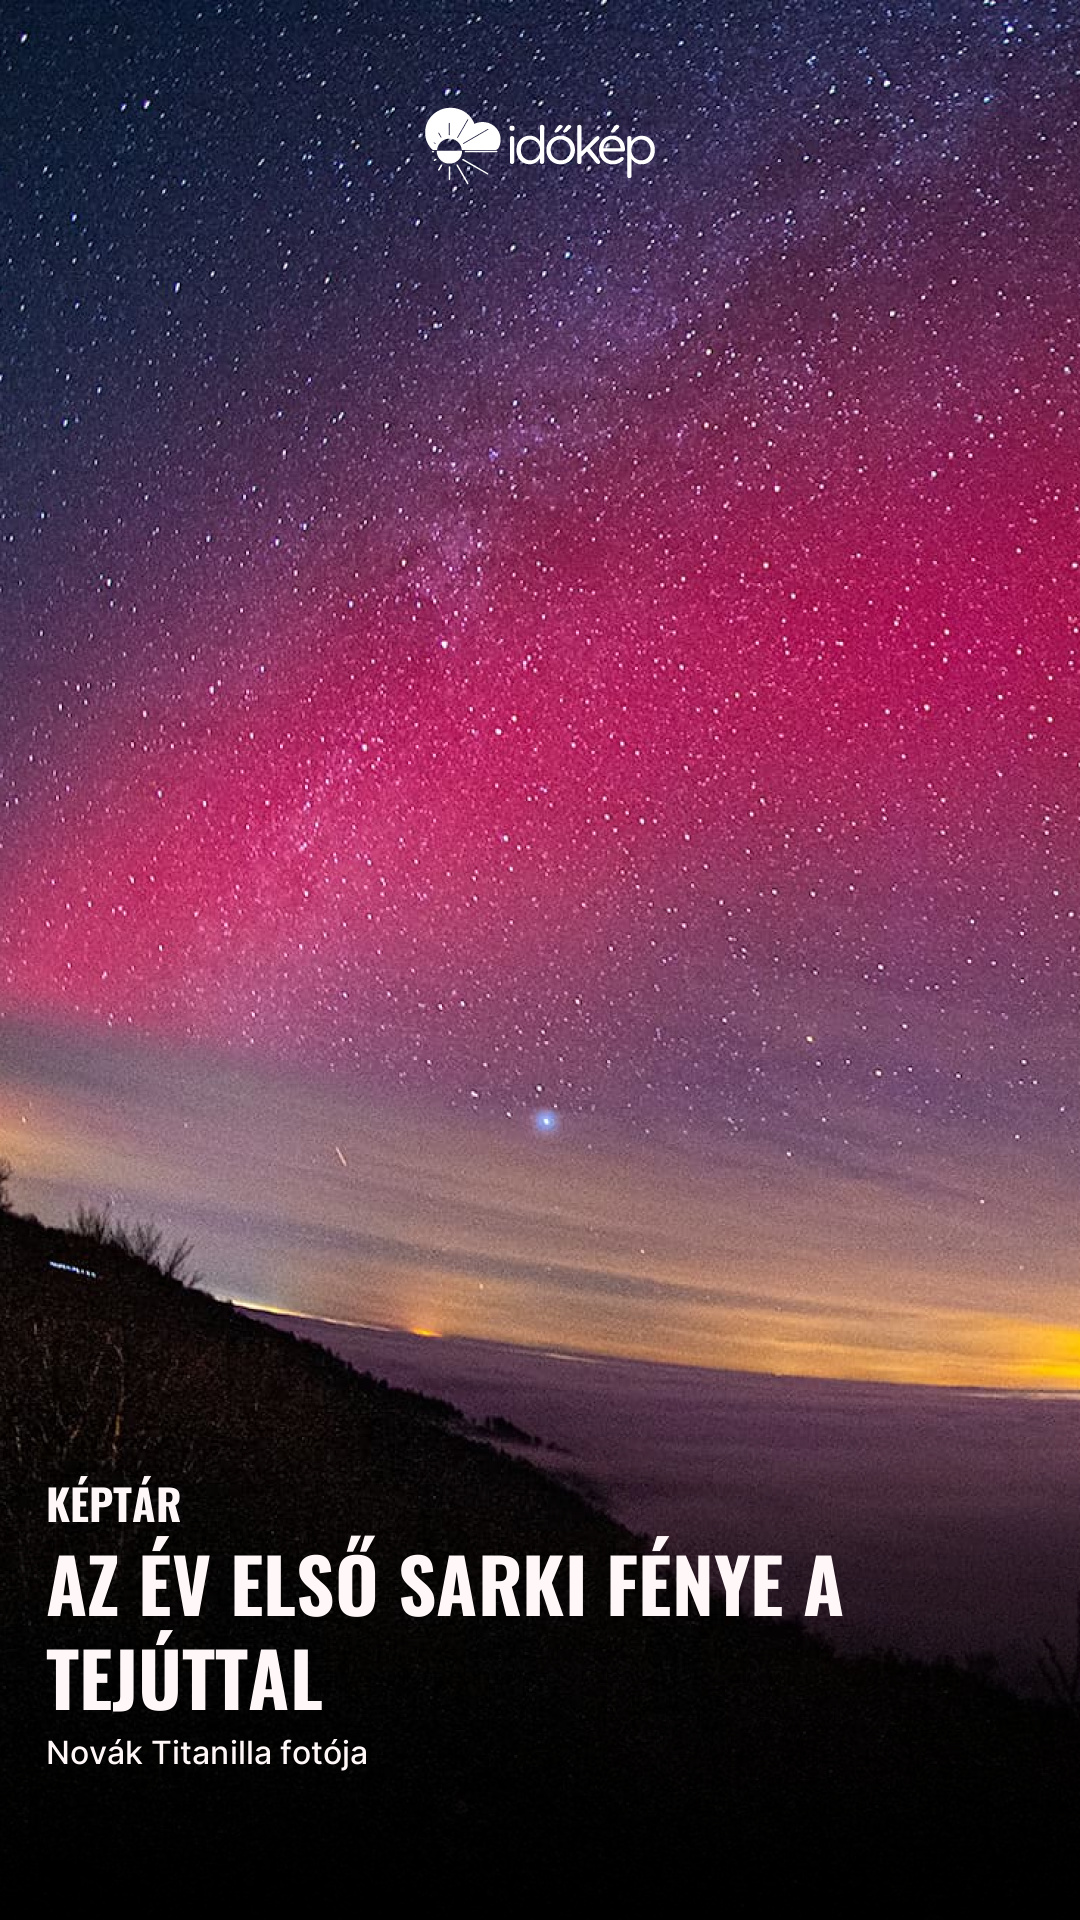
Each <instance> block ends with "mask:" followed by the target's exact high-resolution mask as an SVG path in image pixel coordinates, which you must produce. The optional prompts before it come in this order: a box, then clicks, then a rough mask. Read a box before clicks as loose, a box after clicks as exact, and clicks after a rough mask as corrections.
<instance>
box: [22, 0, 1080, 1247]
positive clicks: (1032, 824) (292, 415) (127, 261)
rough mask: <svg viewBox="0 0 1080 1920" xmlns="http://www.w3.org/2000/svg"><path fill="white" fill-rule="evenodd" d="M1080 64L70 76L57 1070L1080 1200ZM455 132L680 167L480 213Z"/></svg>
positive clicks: (637, 12) (53, 301)
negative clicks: (1079, 1065)
mask: <svg viewBox="0 0 1080 1920" xmlns="http://www.w3.org/2000/svg"><path fill="white" fill-rule="evenodd" d="M1077 37H1078V36H1077V31H1076V14H1075V9H1074V8H1073V7H1071V6H1068V5H1064V4H1063V5H1055V4H1052V3H1050V0H1042V3H1041V4H1030V5H1015V6H1011V7H1010V6H1006V5H997V4H981V5H958V6H944V5H926V4H919V5H898V6H894V7H882V6H878V5H874V6H867V5H854V6H852V7H847V8H843V9H840V8H837V7H835V6H829V5H825V4H823V3H822V0H819V4H815V5H811V4H798V3H796V4H789V5H779V4H778V5H776V6H773V7H750V8H746V7H742V8H739V9H738V10H737V11H736V10H732V12H731V14H730V15H725V14H724V13H722V12H719V11H717V10H716V9H715V8H713V7H711V6H708V5H705V4H699V3H697V0H695V3H694V4H688V5H684V6H669V5H663V4H656V5H646V6H643V7H642V6H630V5H625V4H619V3H618V0H610V4H604V3H603V0H600V4H585V5H581V6H573V7H569V6H562V5H544V4H531V5H529V6H528V7H526V6H523V5H517V4H502V5H498V6H475V7H470V6H467V5H464V4H459V3H458V0H450V3H449V4H447V5H443V6H440V7H438V8H437V9H427V8H423V7H409V6H407V7H404V8H402V7H400V6H398V7H389V6H386V7H378V6H364V7H353V6H345V5H342V6H331V7H328V8H320V9H318V11H317V13H316V10H315V9H314V8H306V7H301V6H292V5H287V4H267V5H261V6H259V5H250V6H249V5H243V6H241V5H239V4H221V5H215V6H212V7H198V6H190V5H179V6H177V7H174V8H171V9H169V17H168V18H167V19H165V18H162V17H152V12H151V10H146V9H129V8H126V7H118V6H115V5H104V6H93V7H79V6H73V7H71V8H67V9H64V10H56V12H55V13H52V14H50V15H49V16H47V17H45V18H41V17H39V12H38V10H27V12H26V14H25V17H24V18H23V19H22V20H21V21H20V19H19V18H14V20H13V22H9V24H8V25H7V27H6V28H5V29H4V41H3V60H4V71H5V94H6V101H7V107H6V112H5V116H4V128H3V136H2V137H3V151H2V166H3V194H4V199H5V202H6V204H7V215H6V245H5V263H6V273H5V278H6V281H7V287H8V292H7V295H6V298H5V303H4V315H3V320H2V333H0V351H2V363H3V373H4V379H3V394H4V395H5V396H6V401H5V415H6V423H5V430H4V436H3V446H2V450H0V475H2V481H3V524H2V534H3V547H2V552H3V555H4V580H5V587H4V601H5V606H6V612H5V617H4V630H3V645H4V650H5V668H4V682H3V688H2V691H0V755H2V769H3V770H2V775H0V833H2V858H3V872H4V912H3V921H2V931H0V991H2V995H3V1001H2V1004H3V1008H4V1009H5V1010H6V1012H7V1014H8V1016H9V1017H11V1018H16V1019H18V1020H20V1021H26V1020H30V1021H36V1022H39V1023H45V1024H46V1025H49V1024H51V1023H55V1022H57V1021H61V1022H63V1023H65V1026H66V1027H71V1026H74V1027H77V1028H79V1029H81V1030H87V1031H91V1032H94V1033H102V1032H106V1031H110V1030H111V1031H114V1032H115V1031H117V1030H130V1031H132V1032H133V1033H135V1034H139V1033H149V1034H152V1035H156V1036H158V1037H159V1038H160V1039H161V1041H162V1042H163V1043H165V1044H167V1045H169V1046H171V1047H175V1046H177V1045H185V1044H198V1045H202V1046H207V1047H209V1048H211V1049H216V1050H217V1051H218V1053H219V1054H227V1053H229V1052H233V1051H235V1050H238V1049H239V1050H242V1051H243V1053H244V1054H245V1056H247V1057H250V1058H253V1059H255V1060H259V1059H265V1060H275V1061H278V1062H282V1063H285V1064H288V1063H294V1064H296V1065H298V1066H299V1065H302V1066H303V1067H304V1069H305V1070H308V1069H311V1070H313V1071H316V1072H318V1071H322V1072H325V1073H327V1074H328V1075H329V1076H331V1077H332V1078H333V1079H334V1081H335V1084H336V1085H346V1086H347V1085H351V1084H357V1085H359V1084H360V1083H361V1082H362V1083H363V1084H364V1085H365V1086H369V1087H370V1086H374V1085H378V1086H379V1087H382V1088H384V1089H386V1090H387V1091H388V1093H389V1094H391V1095H392V1096H393V1097H394V1098H398V1097H404V1098H406V1099H408V1100H410V1101H412V1102H413V1103H414V1110H415V1111H418V1112H420V1111H423V1110H424V1103H425V1102H430V1103H432V1104H431V1110H432V1111H433V1112H434V1111H435V1110H436V1109H437V1110H438V1111H439V1112H440V1113H445V1112H447V1111H449V1112H451V1113H453V1112H462V1111H465V1112H469V1111H471V1112H472V1113H473V1115H474V1116H479V1117H484V1116H489V1115H490V1116H495V1117H498V1116H505V1115H508V1114H522V1115H524V1116H525V1117H526V1121H527V1120H528V1117H529V1116H531V1115H532V1114H534V1113H535V1112H536V1111H537V1110H539V1109H542V1108H547V1107H549V1108H551V1109H552V1110H553V1111H554V1112H555V1113H556V1114H557V1116H558V1119H559V1126H558V1133H559V1139H558V1141H555V1140H551V1141H549V1142H547V1143H545V1142H544V1141H542V1140H539V1141H535V1142H534V1147H535V1152H536V1153H537V1154H543V1153H545V1152H547V1151H548V1149H549V1148H550V1149H551V1150H552V1152H555V1153H560V1154H564V1155H565V1154H567V1153H569V1152H572V1151H573V1144H574V1139H575V1129H577V1137H578V1138H579V1139H580V1138H583V1137H584V1133H585V1132H586V1131H587V1130H588V1128H590V1127H593V1126H595V1125H601V1126H604V1127H607V1128H609V1129H612V1130H614V1132H615V1134H617V1135H619V1136H620V1137H622V1138H623V1139H625V1140H626V1141H627V1142H632V1141H639V1140H641V1139H652V1138H663V1139H675V1140H681V1141H683V1142H685V1143H686V1144H687V1148H688V1150H690V1151H698V1150H700V1151H701V1152H703V1153H707V1151H708V1150H709V1143H711V1142H715V1141H717V1140H725V1141H728V1142H732V1143H745V1142H748V1141H749V1142H754V1143H757V1144H758V1146H759V1147H760V1148H761V1149H762V1150H763V1151H764V1150H767V1151H768V1152H769V1153H770V1154H773V1153H774V1154H775V1155H776V1156H777V1158H778V1160H782V1159H783V1157H784V1156H785V1155H786V1156H788V1157H789V1158H793V1159H794V1160H795V1161H796V1162H797V1163H798V1164H799V1165H800V1166H804V1167H805V1166H811V1167H819V1168H825V1169H826V1170H831V1171H832V1172H833V1173H835V1172H836V1170H839V1172H840V1174H841V1175H842V1176H843V1177H844V1178H847V1177H852V1178H858V1177H860V1173H861V1170H864V1169H865V1164H866V1156H867V1152H868V1146H867V1142H868V1141H872V1142H873V1152H874V1156H875V1164H877V1165H879V1164H880V1161H881V1159H882V1158H888V1156H889V1155H892V1157H893V1159H894V1161H895V1164H896V1165H897V1166H900V1167H904V1166H907V1165H908V1164H909V1163H910V1161H911V1157H912V1156H913V1155H919V1154H923V1155H927V1154H929V1155H932V1156H934V1157H936V1158H940V1159H941V1161H942V1163H943V1164H944V1163H947V1162H948V1159H949V1156H950V1153H952V1152H954V1151H955V1152H956V1153H957V1154H959V1155H961V1156H963V1155H964V1154H968V1153H969V1152H970V1151H971V1150H972V1144H973V1143H976V1144H978V1143H985V1145H986V1149H987V1151H990V1152H992V1153H993V1154H994V1155H997V1156H1002V1157H1000V1158H999V1159H998V1160H997V1161H996V1162H995V1164H996V1165H998V1166H999V1167H1002V1168H1004V1169H1005V1170H1006V1171H1005V1174H1004V1176H1003V1177H1004V1178H1005V1179H1006V1180H1007V1181H1010V1182H1012V1183H1013V1193H1014V1195H1016V1194H1020V1193H1022V1192H1023V1191H1025V1183H1028V1182H1031V1181H1033V1180H1034V1181H1038V1180H1040V1179H1044V1178H1051V1177H1052V1178H1053V1179H1055V1180H1056V1179H1058V1178H1059V1177H1061V1176H1062V1174H1063V1171H1064V1170H1065V1169H1071V1166H1072V1155H1073V1152H1074V1137H1075V1125H1076V1111H1077V1096H1076V1084H1075V1082H1076V1075H1075V1058H1076V1038H1077V1029H1076V980H1077V971H1076V960H1077V928H1078V922H1077V917H1076V916H1077V911H1078V906H1080V827H1078V812H1077V794H1078V756H1080V707H1078V702H1077V682H1076V624H1077V613H1078V593H1077V583H1078V580H1080V573H1078V564H1080V545H1078V540H1077V518H1076V514H1077V456H1076V447H1077V418H1076V404H1075V398H1074V394H1075V389H1076V386H1077V382H1078V379H1080V359H1078V355H1080V341H1078V339H1077V333H1078V321H1077V310H1078V301H1077V295H1078V289H1077V284H1076V283H1077V277H1078V276H1077V265H1076V263H1077V258H1078V253H1077V246H1076V235H1077V213H1078V192H1077V189H1078V184H1080V182H1078V175H1080V159H1078V152H1080V149H1078V144H1077V135H1078V125H1077V118H1078V115H1077V99H1078V92H1077V83H1078V78H1080V55H1078V48H1077ZM444 102H448V103H450V104H453V105H455V106H459V107H461V108H462V109H464V110H465V111H467V112H469V113H471V114H473V115H475V116H477V117H480V118H483V119H485V120H490V121H491V122H493V123H494V124H495V125H496V126H498V127H500V128H504V129H505V128H507V127H509V126H512V125H513V126H516V127H517V128H518V130H519V132H520V131H524V130H526V129H530V130H531V129H534V128H535V127H537V126H538V125H539V124H540V123H541V122H545V123H546V124H547V126H548V127H549V128H551V127H554V126H555V125H556V124H559V125H561V124H565V123H569V124H572V125H574V126H576V125H577V124H578V123H581V124H582V125H583V126H584V127H585V130H586V133H587V134H588V133H589V132H597V131H605V130H607V129H609V128H611V127H613V126H616V125H617V126H618V127H619V128H620V129H621V131H622V132H623V133H624V134H625V133H627V132H629V131H639V132H641V133H643V134H646V135H648V136H649V137H650V138H651V140H652V141H653V142H654V143H655V147H656V158H655V161H654V162H653V163H652V164H651V165H650V166H648V167H646V168H642V169H639V170H638V171H637V172H636V173H635V174H634V176H633V178H631V179H628V178H627V177H626V175H625V172H624V171H622V170H620V169H616V168H612V169H610V170H608V169H604V168H598V167H596V166H590V165H582V166H576V165H575V166H567V167H565V168H556V167H554V166H547V165H545V166H542V167H541V166H537V167H534V168H531V169H525V168H524V167H521V166H515V167H511V166H509V165H508V164H507V154H506V150H505V146H504V148H503V150H502V152H500V153H494V154H488V155H486V156H485V158H484V160H483V164H484V167H485V173H484V175H483V177H480V176H479V175H471V176H470V179H469V182H468V183H467V184H463V183H460V182H458V181H456V180H455V179H454V178H453V177H450V176H449V175H448V171H447V170H446V169H445V168H443V167H441V166H440V164H439V162H438V160H437V158H436V156H435V155H434V154H433V153H432V152H431V151H429V149H428V147H427V146H426V145H425V141H424V127H425V124H426V122H427V119H428V117H429V115H430V114H431V113H432V112H433V111H434V110H435V109H436V108H437V107H439V106H440V105H442V104H443V103H444ZM541 1131H542V1129H541ZM979 1150H981V1147H980V1149H979ZM823 1177H825V1176H823ZM830 1177H831V1176H830ZM984 1198H985V1196H984ZM1058 1237H1059V1236H1058V1229H1056V1228H1055V1229H1054V1232H1053V1233H1052V1234H1051V1238H1053V1239H1055V1241H1056V1240H1057V1239H1058ZM856 1251H857V1250H856ZM853 1257H854V1255H853V1250H852V1248H851V1247H848V1248H846V1249H844V1250H843V1258H842V1261H841V1264H842V1265H844V1266H846V1267H848V1268H850V1265H851V1261H852V1258H853Z"/></svg>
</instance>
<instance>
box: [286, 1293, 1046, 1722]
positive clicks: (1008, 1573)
mask: <svg viewBox="0 0 1080 1920" xmlns="http://www.w3.org/2000/svg"><path fill="white" fill-rule="evenodd" d="M257 1317H259V1318H264V1317H265V1318H266V1319H267V1320H268V1322H269V1323H270V1324H272V1325H276V1326H278V1327H282V1326H287V1327H288V1328H289V1330H290V1331H292V1332H294V1333H296V1334H298V1335H300V1336H301V1337H303V1338H307V1339H312V1340H317V1341H318V1342H319V1343H320V1344H321V1345H323V1346H327V1347H330V1348H331V1349H332V1350H333V1351H334V1352H335V1353H338V1354H340V1355H341V1356H342V1358H343V1359H345V1360H347V1361H348V1362H349V1363H350V1364H351V1365H352V1366H354V1367H356V1368H357V1369H358V1370H360V1371H368V1372H371V1373H374V1374H377V1375H378V1376H379V1377H381V1378H383V1379H386V1380H388V1381H389V1382H390V1383H391V1384H392V1385H395V1386H402V1387H413V1388H417V1389H419V1390H420V1391H422V1392H425V1393H433V1394H437V1395H439V1396H440V1397H441V1398H444V1399H448V1400H452V1401H453V1402H454V1403H455V1405H457V1406H458V1407H460V1408H461V1409H462V1411H463V1412H464V1413H466V1414H467V1415H469V1417H470V1418H472V1419H483V1418H484V1417H485V1416H487V1415H489V1414H501V1415H503V1416H504V1417H505V1418H507V1419H509V1420H512V1421H513V1422H514V1423H515V1425H517V1426H519V1427H521V1428H523V1429H525V1430H526V1431H527V1432H528V1433H531V1434H536V1435H539V1436H540V1437H541V1439H542V1440H544V1441H545V1442H550V1443H553V1445H554V1446H555V1447H557V1448H559V1449H563V1450H564V1451H561V1452H558V1453H555V1452H549V1451H547V1450H546V1449H532V1450H531V1451H530V1455H529V1457H530V1458H532V1459H534V1460H535V1461H536V1463H537V1464H538V1465H540V1466H543V1467H545V1468H547V1469H549V1470H551V1471H554V1472H557V1473H561V1474H564V1475H567V1476H570V1477H573V1478H574V1479H576V1480H577V1481H578V1482H581V1481H584V1482H586V1483H587V1484H588V1486H589V1487H590V1488H591V1489H592V1490H593V1491H594V1494H595V1497H596V1498H597V1499H598V1500H599V1501H600V1503H601V1504H602V1505H603V1506H604V1507H605V1508H606V1509H607V1511H608V1512H609V1513H611V1514H613V1515H614V1516H615V1517H616V1518H617V1519H619V1520H621V1521H623V1522H624V1523H625V1524H626V1525H627V1526H629V1527H631V1528H633V1529H634V1531H635V1532H637V1533H642V1534H648V1535H649V1544H650V1545H651V1543H652V1538H653V1536H655V1535H656V1534H660V1533H664V1534H667V1535H668V1536H669V1545H668V1549H667V1550H668V1551H680V1552H687V1553H692V1554H698V1553H708V1554H713V1553H726V1554H727V1555H728V1556H729V1557H732V1558H733V1557H734V1556H735V1555H736V1554H738V1553H749V1554H755V1553H757V1554H765V1553H778V1554H781V1555H783V1563H784V1564H783V1569H782V1572H781V1585H780V1589H779V1593H780V1598H781V1599H782V1600H783V1602H784V1610H785V1613H790V1614H801V1612H802V1608H803V1604H804V1599H805V1591H806V1585H807V1581H808V1579H809V1574H810V1569H811V1566H812V1562H813V1557H814V1555H815V1554H816V1553H830V1554H832V1556H833V1561H834V1565H835V1568H836V1575H837V1580H838V1583H839V1589H840V1596H841V1600H842V1603H843V1608H844V1617H843V1620H842V1621H834V1622H829V1621H828V1620H827V1616H823V1618H822V1621H821V1622H820V1623H819V1624H820V1626H821V1629H822V1630H824V1631H828V1633H829V1634H830V1636H831V1637H832V1638H833V1639H835V1640H836V1642H837V1643H838V1644H839V1645H842V1646H844V1647H847V1648H849V1649H851V1650H860V1649H864V1648H871V1647H875V1646H882V1647H884V1646H891V1647H895V1648H896V1649H897V1650H898V1651H901V1652H904V1653H914V1654H918V1655H920V1656H924V1657H932V1656H934V1655H936V1654H942V1653H947V1654H952V1655H955V1656H958V1657H961V1658H962V1657H964V1656H965V1655H967V1654H968V1653H979V1652H983V1651H988V1652H993V1653H994V1654H995V1655H996V1656H997V1658H998V1660H999V1661H1000V1663H1001V1666H1002V1668H1003V1670H1004V1672H1005V1673H1006V1674H1007V1675H1008V1677H1009V1678H1010V1679H1011V1680H1013V1681H1014V1682H1018V1683H1020V1684H1025V1685H1031V1686H1032V1687H1038V1686H1039V1685H1040V1683H1039V1682H1038V1679H1037V1661H1038V1657H1039V1654H1040V1653H1041V1651H1042V1642H1043V1639H1044V1637H1048V1638H1049V1639H1051V1640H1052V1641H1053V1642H1054V1643H1055V1645H1056V1646H1057V1648H1058V1650H1059V1652H1060V1653H1061V1654H1062V1656H1063V1657H1066V1664H1068V1663H1069V1661H1071V1658H1072V1653H1073V1649H1074V1647H1075V1639H1076V1605H1077V1599H1076V1596H1077V1592H1078V1589H1080V1445H1078V1440H1080V1398H1078V1397H1075V1396H1072V1395H1068V1394H1064V1395H1063V1394H1056V1395H1041V1396H1040V1395H1025V1394H1010V1393H994V1392H975V1391H968V1390H964V1389H948V1388H937V1387H893V1386H879V1385H873V1384H870V1385H866V1384H861V1383H855V1382H850V1381H831V1380H801V1379H779V1378H772V1377H770V1376H766V1375H759V1374H746V1373H714V1372H708V1371H705V1370H702V1369H697V1368H689V1367H673V1366H656V1365H651V1364H647V1363H644V1362H637V1361H630V1360H610V1359H593V1358H586V1357H583V1356H576V1355H559V1354H552V1353H544V1352H536V1351H531V1350H526V1349H522V1348H515V1347H508V1346H499V1345H495V1344H493V1343H489V1342H486V1341H477V1340H459V1339H423V1338H420V1337H418V1336H416V1335H413V1334H405V1333H396V1332H390V1331H387V1330H385V1329H381V1328H366V1327H349V1326H341V1325H335V1324H333V1323H328V1322H325V1321H317V1320H299V1319H294V1318H292V1317H289V1318H288V1319H287V1320H283V1319H282V1318H281V1317H279V1316H276V1315H266V1316H263V1315H259V1316H257ZM558 1547H559V1543H558V1542H557V1541H553V1542H552V1551H553V1552H557V1551H558ZM1040 1690H1041V1689H1040Z"/></svg>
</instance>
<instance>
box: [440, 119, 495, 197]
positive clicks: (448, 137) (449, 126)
mask: <svg viewBox="0 0 1080 1920" xmlns="http://www.w3.org/2000/svg"><path fill="white" fill-rule="evenodd" d="M424 139H425V140H426V141H427V143H428V146H429V147H430V148H431V151H432V153H433V154H434V155H435V158H436V160H438V161H440V162H441V164H442V165H443V166H444V167H445V168H446V169H447V173H448V174H450V173H457V174H459V175H460V176H461V178H462V179H463V180H464V179H466V178H467V175H466V173H465V168H466V167H467V168H468V169H469V172H470V173H484V172H485V171H486V169H485V168H484V167H478V166H477V165H476V163H475V161H474V160H473V157H472V156H473V154H475V153H497V152H498V149H499V145H500V142H501V140H502V135H501V134H500V132H499V129H498V127H493V126H491V125H490V124H489V123H488V121H486V120H474V119H473V117H472V115H471V114H469V113H465V112H463V111H462V109H461V108H460V107H440V108H439V111H438V112H437V113H433V114H432V116H431V118H430V120H429V121H428V123H427V126H426V127H425V128H424Z"/></svg>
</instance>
